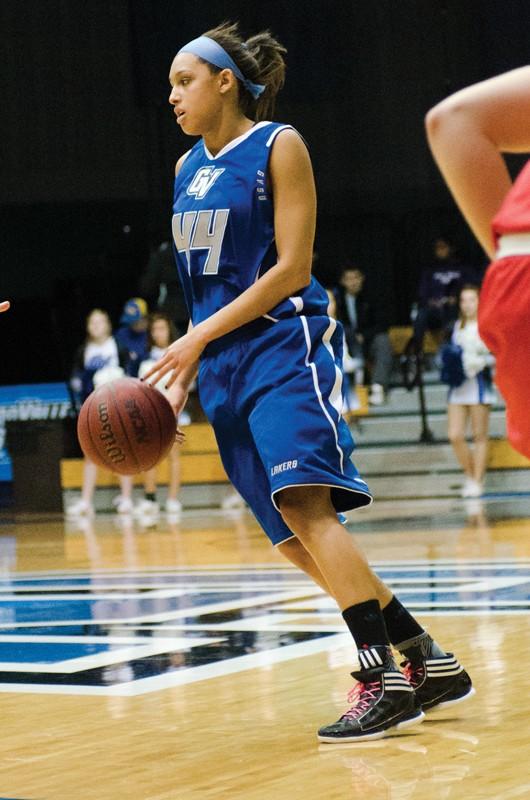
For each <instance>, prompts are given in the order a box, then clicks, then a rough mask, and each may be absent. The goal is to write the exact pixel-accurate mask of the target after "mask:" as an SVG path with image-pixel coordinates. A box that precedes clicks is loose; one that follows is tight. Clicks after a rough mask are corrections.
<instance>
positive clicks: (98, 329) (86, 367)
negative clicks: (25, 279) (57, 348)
mask: <svg viewBox="0 0 530 800" xmlns="http://www.w3.org/2000/svg"><path fill="white" fill-rule="evenodd" d="M86 331H87V337H86V340H85V343H84V344H83V345H81V347H80V348H79V349H78V350H77V352H76V355H75V359H74V365H73V369H72V374H71V377H70V388H71V390H72V394H73V399H74V405H75V407H76V409H77V410H79V409H80V408H81V406H82V405H83V403H84V402H85V400H86V398H87V397H88V395H89V394H90V393H91V392H92V391H93V389H94V388H97V387H98V386H102V385H103V384H104V383H107V382H108V381H111V380H115V379H116V378H121V377H122V376H123V375H124V374H125V366H126V364H127V359H128V355H127V351H125V350H123V349H121V348H119V347H118V343H117V342H116V339H115V338H114V337H113V336H112V325H111V322H110V317H109V315H108V314H107V312H106V311H102V309H100V308H94V309H93V310H92V311H91V312H90V314H89V315H88V317H87V320H86ZM96 478H97V467H96V465H95V464H93V463H92V461H90V460H89V459H88V458H85V459H84V465H83V489H82V492H81V498H80V499H79V500H78V501H77V502H75V503H73V504H72V505H70V506H69V507H68V508H67V510H66V513H67V515H68V516H83V515H89V514H93V513H94V506H93V499H94V490H95V488H96ZM119 481H120V487H121V494H120V495H118V496H117V497H115V498H114V500H113V501H112V502H113V505H114V506H115V508H116V511H117V512H118V513H119V514H129V513H131V511H132V508H133V506H132V500H131V495H132V486H133V479H132V478H131V477H130V476H124V475H120V476H119Z"/></svg>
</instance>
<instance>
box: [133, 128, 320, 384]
mask: <svg viewBox="0 0 530 800" xmlns="http://www.w3.org/2000/svg"><path fill="white" fill-rule="evenodd" d="M270 178H271V185H272V190H273V195H274V224H275V240H276V248H277V251H278V261H277V263H276V264H275V265H274V266H273V267H271V268H270V269H269V270H268V271H267V272H266V273H265V274H264V275H262V276H261V277H260V278H259V279H258V280H257V281H256V282H255V283H254V284H252V286H250V287H249V288H248V289H246V290H245V291H244V292H242V293H241V294H240V295H239V297H237V298H236V299H235V300H233V301H232V302H231V303H228V305H226V306H225V307H224V308H221V309H220V310H219V311H216V313H215V314H212V316H211V317H208V319H205V320H204V321H203V322H200V323H199V324H198V325H196V326H195V327H194V328H193V329H192V330H191V331H189V332H188V333H187V334H186V336H183V337H182V338H181V339H178V340H177V341H176V342H174V343H173V344H172V345H171V346H170V348H169V349H168V352H167V353H166V355H165V356H164V357H163V358H162V359H161V360H160V361H159V362H158V363H157V364H156V365H155V367H154V368H153V370H152V371H151V372H150V373H148V375H146V378H151V377H153V376H155V381H159V380H160V379H161V378H162V377H164V376H165V375H168V373H170V372H172V375H171V376H170V377H168V382H167V386H168V387H169V386H171V385H172V384H173V383H175V382H177V383H179V384H180V383H182V381H183V376H184V375H189V370H190V369H191V365H192V364H194V363H195V362H196V361H197V360H198V359H199V358H200V355H201V353H202V351H203V350H204V348H205V347H206V345H207V344H208V343H209V342H211V341H213V340H214V339H218V338H219V337H220V336H224V334H226V333H230V331H233V330H236V329H237V328H240V327H241V326H242V325H245V324H246V323H247V322H251V321H252V320H254V319H258V318H259V317H261V316H263V314H266V313H267V312H268V311H270V310H271V309H272V308H274V306H276V305H277V304H278V303H279V302H280V301H281V300H284V299H285V298H286V297H290V296H291V295H293V294H295V293H296V292H297V291H300V289H302V288H303V287H304V286H307V285H308V284H309V282H310V280H311V256H312V251H313V239H314V232H315V217H316V193H315V183H314V179H313V170H312V167H311V161H310V158H309V154H308V152H307V148H306V146H305V144H304V143H303V141H302V140H301V138H300V137H299V136H298V134H297V133H295V131H293V130H290V129H286V130H285V131H282V132H281V133H279V134H278V136H277V138H276V140H275V143H274V147H273V151H272V154H271V159H270Z"/></svg>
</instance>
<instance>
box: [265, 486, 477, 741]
mask: <svg viewBox="0 0 530 800" xmlns="http://www.w3.org/2000/svg"><path fill="white" fill-rule="evenodd" d="M279 500H280V510H281V513H282V516H283V518H284V521H285V522H286V524H287V525H288V526H289V527H290V529H291V530H292V531H293V532H294V533H295V535H296V537H297V538H296V539H293V540H288V541H287V542H285V543H284V544H283V545H280V546H279V548H280V550H281V552H282V553H283V554H284V555H285V556H286V557H287V558H289V559H290V560H291V561H292V562H293V563H295V564H296V565H297V566H299V567H300V568H301V569H303V570H304V571H305V572H306V573H307V574H309V575H310V576H311V577H312V578H313V579H314V580H315V581H316V583H318V584H319V585H320V586H321V587H322V588H323V589H324V590H325V591H327V592H328V593H329V594H331V595H332V596H333V597H335V599H336V600H337V601H338V604H339V607H340V608H341V610H342V613H343V617H344V620H345V622H346V624H347V625H348V628H349V630H350V632H351V633H352V636H353V638H354V640H355V641H356V644H357V646H358V650H359V661H360V664H361V670H360V671H359V672H356V673H353V675H354V677H355V678H356V679H357V680H358V682H359V684H358V686H357V687H356V689H355V690H354V694H353V696H352V702H353V703H354V704H353V706H352V708H351V709H350V710H349V711H348V712H347V713H346V714H345V715H344V716H343V717H341V719H340V720H339V721H338V722H337V723H335V724H334V725H331V726H328V727H326V728H323V729H321V731H320V732H319V738H320V739H321V741H326V742H334V741H358V740H359V739H365V738H380V737H381V736H384V735H385V732H386V730H387V729H388V728H389V727H394V726H396V722H397V727H399V726H400V725H401V726H402V727H405V726H407V725H412V724H415V723H417V722H420V721H421V719H422V716H421V714H420V713H419V705H418V704H422V705H423V704H424V705H425V707H429V708H430V707H432V706H434V705H436V704H438V703H442V702H449V701H451V702H457V701H458V700H460V699H463V698H464V697H465V696H468V695H469V694H471V693H472V689H471V682H470V680H469V677H468V676H467V674H466V673H465V672H464V671H463V669H462V667H461V666H460V665H459V664H458V662H457V661H456V659H455V658H454V656H452V654H446V653H444V651H443V650H441V648H440V647H439V646H438V645H437V644H436V643H435V642H434V641H433V640H432V639H431V637H430V636H429V635H428V634H427V633H426V632H425V631H424V629H423V628H422V627H421V626H420V625H419V624H418V623H417V622H416V620H415V619H414V618H413V617H412V616H411V615H410V614H409V613H408V611H407V610H406V609H405V608H404V607H403V606H402V605H401V603H400V602H399V600H397V598H395V597H394V596H393V595H392V592H391V591H390V589H389V588H388V587H387V586H385V584H384V583H383V582H382V581H381V580H380V579H379V578H378V577H377V576H376V575H375V573H374V572H373V571H372V570H371V568H370V566H369V564H368V562H367V561H366V558H365V556H364V554H363V553H362V552H361V550H360V549H359V548H358V547H357V545H356V543H355V541H354V540H353V537H352V536H351V535H350V534H349V533H347V532H346V531H345V530H344V528H343V526H342V525H341V524H340V523H339V522H338V520H337V516H336V511H335V509H334V507H333V505H332V503H331V498H330V492H329V489H328V488H326V487H317V486H304V487H292V488H290V489H286V490H284V491H283V492H282V493H281V495H280V498H279ZM387 628H388V631H387ZM389 632H391V633H390V641H392V643H394V644H395V645H396V647H397V648H398V649H399V650H401V651H402V652H403V654H404V655H405V658H406V662H405V667H406V670H405V671H406V675H407V678H408V679H409V680H410V684H409V686H410V685H412V686H413V687H414V688H415V689H417V699H415V700H413V701H412V702H411V700H410V698H408V697H406V696H405V695H404V694H403V693H404V692H406V687H405V688H404V684H403V682H402V681H403V678H402V675H401V673H399V671H398V670H397V666H396V664H395V662H394V660H393V657H392V655H391V651H390V646H389ZM438 663H439V665H440V666H442V667H443V671H444V680H443V681H440V680H436V678H434V679H433V678H432V677H431V675H430V671H432V669H436V666H437V664H438ZM440 666H438V669H440ZM442 683H443V686H442V685H441V684H442ZM400 693H401V694H400ZM400 704H401V706H400ZM376 707H377V709H378V711H377V713H375V708H376ZM381 710H384V713H383V717H382V718H380V716H379V714H380V712H381ZM385 715H386V717H385ZM391 720H395V721H393V722H392V721H391Z"/></svg>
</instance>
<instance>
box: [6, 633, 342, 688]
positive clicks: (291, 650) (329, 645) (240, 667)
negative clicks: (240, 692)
mask: <svg viewBox="0 0 530 800" xmlns="http://www.w3.org/2000/svg"><path fill="white" fill-rule="evenodd" d="M339 647H350V648H351V650H352V659H353V661H355V647H354V645H353V643H352V639H351V637H350V635H349V633H346V634H345V633H341V634H337V635H335V636H326V637H323V638H321V639H311V640H310V641H308V642H299V643H297V644H292V645H286V646H285V647H281V648H277V649H274V650H263V651H261V652H259V653H252V654H250V655H245V656H238V657H236V658H231V659H225V660H223V661H218V662H216V663H215V664H203V665H201V666H199V667H189V668H187V669H181V670H176V671H174V672H166V673H163V674H162V675H157V676H151V677H149V678H140V679H139V680H137V681H127V682H126V683H122V684H118V685H114V686H68V685H63V686H59V685H57V684H52V685H50V686H47V685H46V684H10V683H1V684H0V692H23V693H25V694H76V695H103V696H114V697H135V696H137V695H142V694H147V693H149V692H155V691H160V690H161V689H169V688H172V687H176V686H183V685H186V684H189V683H196V682H197V681H202V680H207V679H210V678H218V677H222V676H223V675H231V674H234V673H236V672H243V671H244V670H247V669H254V668H268V667H270V666H273V665H274V664H279V663H282V662H284V661H290V660H292V659H294V658H301V657H303V656H307V655H313V654H315V653H322V652H325V651H326V650H334V649H337V648H339Z"/></svg>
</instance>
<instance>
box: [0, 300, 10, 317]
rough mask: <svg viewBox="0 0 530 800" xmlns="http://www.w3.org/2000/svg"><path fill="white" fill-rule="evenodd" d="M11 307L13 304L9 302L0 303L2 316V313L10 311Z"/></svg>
mask: <svg viewBox="0 0 530 800" xmlns="http://www.w3.org/2000/svg"><path fill="white" fill-rule="evenodd" d="M10 306H11V303H10V302H9V300H3V301H2V302H0V314H1V313H2V311H8V310H9V308H10Z"/></svg>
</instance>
